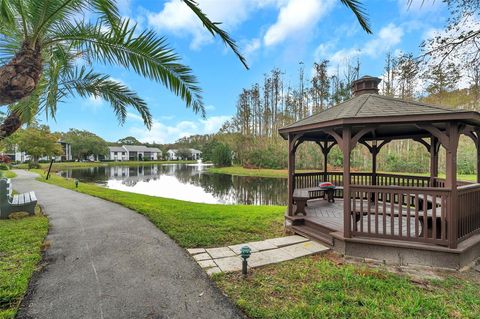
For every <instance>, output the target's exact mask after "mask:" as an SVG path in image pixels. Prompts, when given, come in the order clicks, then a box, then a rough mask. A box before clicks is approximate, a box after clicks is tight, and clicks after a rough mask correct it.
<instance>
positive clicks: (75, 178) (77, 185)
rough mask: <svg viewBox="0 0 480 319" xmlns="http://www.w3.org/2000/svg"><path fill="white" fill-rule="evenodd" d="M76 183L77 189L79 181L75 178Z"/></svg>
mask: <svg viewBox="0 0 480 319" xmlns="http://www.w3.org/2000/svg"><path fill="white" fill-rule="evenodd" d="M74 182H75V188H78V179H76V178H75V180H74Z"/></svg>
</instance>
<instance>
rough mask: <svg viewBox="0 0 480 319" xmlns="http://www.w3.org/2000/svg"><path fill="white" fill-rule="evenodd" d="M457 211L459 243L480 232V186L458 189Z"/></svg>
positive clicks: (466, 186) (474, 185) (467, 186)
mask: <svg viewBox="0 0 480 319" xmlns="http://www.w3.org/2000/svg"><path fill="white" fill-rule="evenodd" d="M457 211H458V214H457V215H458V217H457V222H458V234H457V236H458V239H459V241H461V240H465V239H467V238H468V237H470V236H471V235H474V234H476V233H478V232H480V184H473V185H465V186H460V187H459V188H458V208H457Z"/></svg>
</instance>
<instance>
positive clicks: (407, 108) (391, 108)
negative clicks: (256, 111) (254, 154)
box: [284, 94, 469, 128]
mask: <svg viewBox="0 0 480 319" xmlns="http://www.w3.org/2000/svg"><path fill="white" fill-rule="evenodd" d="M459 112H460V113H465V112H469V111H466V110H455V109H450V108H446V107H440V106H435V105H429V104H424V103H419V102H413V101H405V100H400V99H395V98H391V97H387V96H382V95H378V94H362V95H360V96H357V97H354V98H352V99H350V100H348V101H345V102H343V103H340V104H338V105H337V106H334V107H331V108H329V109H326V110H325V111H322V112H320V113H317V114H314V115H312V116H310V117H307V118H305V119H303V120H300V121H298V122H295V123H293V124H290V125H288V126H285V127H284V128H292V127H298V126H303V125H308V124H313V123H321V122H327V121H330V120H334V119H346V118H349V119H352V118H367V117H368V118H370V117H378V116H382V117H383V116H408V115H425V114H450V113H459Z"/></svg>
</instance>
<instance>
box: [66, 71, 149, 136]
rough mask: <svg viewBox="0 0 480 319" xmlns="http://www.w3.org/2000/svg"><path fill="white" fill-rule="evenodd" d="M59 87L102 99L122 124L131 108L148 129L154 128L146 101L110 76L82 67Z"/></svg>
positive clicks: (73, 72)
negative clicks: (108, 104)
mask: <svg viewBox="0 0 480 319" xmlns="http://www.w3.org/2000/svg"><path fill="white" fill-rule="evenodd" d="M59 85H60V86H61V88H62V89H63V90H65V91H66V92H68V93H69V94H70V95H79V96H81V97H84V98H88V97H90V96H94V97H100V98H102V99H104V100H105V101H107V102H109V103H110V105H111V106H112V108H113V111H114V112H115V114H116V116H117V118H118V120H119V121H120V123H124V122H125V119H126V117H127V107H129V106H131V107H133V108H134V109H135V110H136V111H137V112H138V113H139V114H140V116H141V117H142V119H143V122H144V123H145V125H146V126H147V128H149V129H150V128H151V127H152V115H151V114H150V111H149V109H148V106H147V104H146V103H145V101H144V100H143V99H141V98H140V97H139V96H138V95H137V93H135V92H134V91H132V90H130V89H129V88H128V87H127V86H126V85H124V84H122V83H119V82H117V81H114V80H111V79H110V78H109V76H108V75H104V74H99V73H95V72H93V71H92V70H87V69H86V68H85V67H82V68H78V69H76V70H74V71H72V72H70V74H69V75H68V76H66V77H65V78H64V80H63V81H62V82H61V83H59Z"/></svg>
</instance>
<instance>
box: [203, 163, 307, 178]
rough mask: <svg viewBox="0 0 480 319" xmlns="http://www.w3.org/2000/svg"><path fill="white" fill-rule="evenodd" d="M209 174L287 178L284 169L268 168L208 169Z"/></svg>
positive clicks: (301, 171)
mask: <svg viewBox="0 0 480 319" xmlns="http://www.w3.org/2000/svg"><path fill="white" fill-rule="evenodd" d="M314 171H315V170H297V172H299V173H308V172H314ZM208 172H209V173H216V174H230V175H235V176H256V177H273V178H287V176H288V170H286V169H269V168H244V167H241V166H231V167H210V168H209V169H208Z"/></svg>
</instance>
